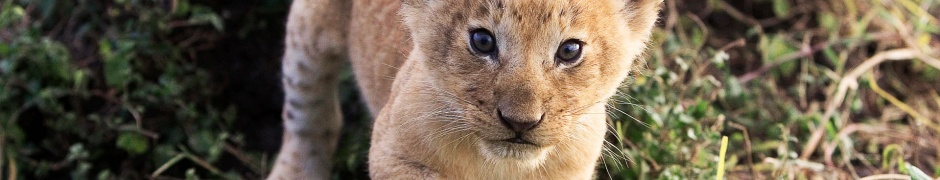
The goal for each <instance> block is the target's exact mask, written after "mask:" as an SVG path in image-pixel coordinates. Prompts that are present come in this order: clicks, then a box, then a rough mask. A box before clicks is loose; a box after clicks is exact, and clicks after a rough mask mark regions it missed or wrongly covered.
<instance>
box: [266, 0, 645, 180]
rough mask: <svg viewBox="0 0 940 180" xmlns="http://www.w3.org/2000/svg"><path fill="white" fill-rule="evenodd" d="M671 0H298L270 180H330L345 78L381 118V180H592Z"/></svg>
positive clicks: (376, 173)
mask: <svg viewBox="0 0 940 180" xmlns="http://www.w3.org/2000/svg"><path fill="white" fill-rule="evenodd" d="M661 4H662V0H548V1H546V0H447V1H436V0H404V1H402V0H351V1H350V0H294V2H293V5H292V7H291V13H290V17H289V21H288V24H287V38H286V45H287V48H286V52H285V54H284V59H283V73H284V76H283V84H284V90H285V92H286V98H285V105H284V114H283V117H284V125H285V132H284V142H283V146H282V148H281V151H280V154H279V156H278V158H277V162H276V165H275V167H274V170H273V171H272V173H271V175H270V176H269V179H327V178H329V172H330V168H331V164H332V159H331V157H332V155H333V153H334V150H335V146H336V144H337V139H338V136H339V132H340V126H341V125H342V121H341V117H340V113H339V104H338V98H337V88H336V85H337V82H338V79H337V77H338V76H337V75H336V74H337V73H338V71H339V70H340V69H341V67H342V64H343V60H345V59H349V60H351V61H352V65H353V70H354V72H355V75H356V80H357V81H358V83H359V87H360V88H361V89H362V93H363V96H364V97H365V100H366V103H367V105H368V106H369V108H370V110H371V113H372V114H373V115H375V117H376V119H375V124H374V127H373V133H372V144H371V149H370V151H369V173H370V176H371V177H372V178H374V179H588V178H591V177H592V176H593V175H594V172H595V166H596V165H597V163H598V159H599V157H600V155H601V151H602V149H601V148H602V144H603V139H604V136H605V133H606V128H605V127H606V113H605V111H606V108H605V103H606V102H607V101H608V99H609V98H610V97H611V96H613V95H614V93H615V92H616V90H617V87H619V86H620V84H621V82H622V81H623V79H625V78H626V77H627V76H628V74H629V72H630V70H631V68H633V65H634V62H635V59H637V58H638V56H640V54H641V53H642V52H643V51H644V49H645V48H646V42H647V41H648V39H649V36H650V34H651V31H652V30H651V29H652V27H653V25H654V23H655V21H656V19H657V17H658V15H657V14H658V11H659V6H660V5H661Z"/></svg>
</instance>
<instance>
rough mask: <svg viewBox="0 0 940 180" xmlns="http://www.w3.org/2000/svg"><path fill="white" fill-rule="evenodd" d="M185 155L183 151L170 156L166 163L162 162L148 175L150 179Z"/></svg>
mask: <svg viewBox="0 0 940 180" xmlns="http://www.w3.org/2000/svg"><path fill="white" fill-rule="evenodd" d="M185 157H186V155H184V154H183V153H179V154H177V155H176V156H173V157H172V158H170V160H168V161H166V163H163V165H160V167H159V168H157V170H155V171H153V174H151V175H150V179H154V178H156V177H157V176H160V174H163V171H166V170H167V169H170V167H172V166H173V165H174V164H176V163H177V162H179V161H180V160H182V159H183V158H185Z"/></svg>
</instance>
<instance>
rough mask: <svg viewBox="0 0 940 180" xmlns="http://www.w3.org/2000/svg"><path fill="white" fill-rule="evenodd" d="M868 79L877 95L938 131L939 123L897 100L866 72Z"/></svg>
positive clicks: (869, 84)
mask: <svg viewBox="0 0 940 180" xmlns="http://www.w3.org/2000/svg"><path fill="white" fill-rule="evenodd" d="M868 79H869V81H870V82H871V83H868V86H869V87H870V88H871V90H872V91H875V94H878V96H881V98H884V99H885V100H888V102H890V103H891V104H892V105H894V106H897V107H898V109H901V111H904V112H906V113H907V114H908V115H911V116H912V117H913V118H914V120H915V121H921V123H924V124H927V126H928V127H931V128H934V130H937V132H940V125H937V124H934V123H933V121H930V120H929V119H927V117H926V116H924V115H923V114H920V113H919V112H917V110H914V108H912V107H911V106H910V105H907V104H906V103H904V102H902V101H901V100H898V98H897V97H894V96H893V95H891V94H890V93H888V92H886V91H885V90H884V89H881V87H878V83H876V81H875V77H874V76H873V75H871V73H869V74H868Z"/></svg>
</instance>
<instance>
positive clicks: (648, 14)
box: [621, 0, 663, 35]
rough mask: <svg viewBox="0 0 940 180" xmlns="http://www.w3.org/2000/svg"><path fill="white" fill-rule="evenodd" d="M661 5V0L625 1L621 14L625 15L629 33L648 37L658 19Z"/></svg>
mask: <svg viewBox="0 0 940 180" xmlns="http://www.w3.org/2000/svg"><path fill="white" fill-rule="evenodd" d="M662 4H663V0H627V7H626V8H624V9H623V11H622V12H621V13H623V14H625V15H626V18H627V20H628V22H629V24H630V30H631V31H633V32H634V33H639V34H643V35H648V34H649V33H651V30H652V28H653V25H655V24H656V20H658V19H659V10H660V9H661V6H662Z"/></svg>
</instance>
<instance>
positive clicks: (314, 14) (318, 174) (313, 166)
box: [268, 0, 351, 180]
mask: <svg viewBox="0 0 940 180" xmlns="http://www.w3.org/2000/svg"><path fill="white" fill-rule="evenodd" d="M350 8H351V1H345V0H343V1H337V0H294V2H293V4H292V5H291V11H290V17H289V18H288V22H287V37H286V38H285V39H286V51H285V52H284V58H283V61H282V73H283V77H282V83H283V87H284V94H285V99H284V111H283V114H282V118H283V119H284V135H283V137H284V139H283V142H282V145H281V150H280V152H279V154H278V156H277V160H276V162H275V164H274V169H273V170H272V171H271V174H270V175H269V176H268V179H315V180H318V179H329V177H330V170H331V169H332V164H333V159H332V156H333V153H334V151H335V149H336V145H337V142H338V140H339V135H340V128H341V127H342V116H341V114H340V108H339V99H338V94H337V93H338V92H337V83H338V81H339V80H338V76H337V74H338V73H339V72H338V71H339V69H341V66H342V64H343V61H344V59H346V29H347V26H348V22H349V14H348V13H349V12H350Z"/></svg>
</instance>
